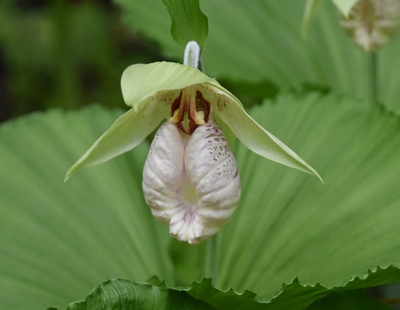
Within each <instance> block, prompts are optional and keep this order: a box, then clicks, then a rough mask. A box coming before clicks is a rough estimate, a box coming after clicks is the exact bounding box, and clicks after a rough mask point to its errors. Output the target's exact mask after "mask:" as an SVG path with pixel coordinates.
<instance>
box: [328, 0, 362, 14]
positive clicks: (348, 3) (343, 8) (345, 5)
mask: <svg viewBox="0 0 400 310" xmlns="http://www.w3.org/2000/svg"><path fill="white" fill-rule="evenodd" d="M332 1H333V3H334V4H335V5H336V6H337V7H338V9H339V10H340V12H342V14H343V15H344V16H346V17H347V16H349V13H350V10H351V8H352V7H353V6H354V5H355V4H356V2H357V1H358V0H332Z"/></svg>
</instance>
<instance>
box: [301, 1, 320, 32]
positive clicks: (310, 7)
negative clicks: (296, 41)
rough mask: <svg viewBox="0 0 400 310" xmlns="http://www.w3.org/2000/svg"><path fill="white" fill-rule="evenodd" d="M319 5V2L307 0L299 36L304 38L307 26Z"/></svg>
mask: <svg viewBox="0 0 400 310" xmlns="http://www.w3.org/2000/svg"><path fill="white" fill-rule="evenodd" d="M320 4H321V0H307V2H306V7H305V9H304V16H303V21H302V25H301V35H302V37H303V38H306V33H307V28H308V25H309V24H310V21H311V19H312V18H313V16H314V15H315V12H316V11H317V8H318V6H319V5H320Z"/></svg>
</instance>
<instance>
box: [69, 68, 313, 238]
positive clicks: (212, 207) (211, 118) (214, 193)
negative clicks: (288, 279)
mask: <svg viewBox="0 0 400 310" xmlns="http://www.w3.org/2000/svg"><path fill="white" fill-rule="evenodd" d="M121 85H122V94H123V97H124V101H125V103H126V104H127V105H128V106H130V107H131V109H130V110H129V111H127V112H126V113H125V114H123V115H122V116H120V117H119V118H118V119H117V120H116V121H115V122H114V123H113V124H112V125H111V127H110V128H109V129H108V130H107V131H106V132H105V133H104V134H103V135H102V136H101V137H100V138H99V139H98V140H97V141H96V142H95V143H94V144H93V146H92V147H91V148H90V149H89V150H88V151H87V152H86V153H85V154H84V155H83V156H82V157H81V158H80V159H79V160H78V161H77V162H76V163H75V164H74V165H73V166H72V167H71V168H70V170H69V171H68V173H67V175H66V179H68V178H69V176H70V175H71V174H72V173H73V172H75V171H77V170H78V169H80V168H82V167H86V166H91V165H95V164H100V163H102V162H105V161H107V160H109V159H111V158H113V157H115V156H118V155H120V154H122V153H124V152H126V151H129V150H131V149H132V148H134V147H135V146H137V145H138V144H139V143H141V142H142V141H143V140H144V139H145V138H146V137H147V135H149V134H150V133H151V132H152V131H153V130H154V129H155V128H156V127H157V126H158V125H159V124H160V123H161V122H162V120H163V119H167V121H166V122H165V123H164V124H163V125H161V127H160V129H159V130H158V131H157V133H156V135H155V138H154V140H153V143H152V145H151V149H150V152H149V155H148V157H147V160H146V164H145V167H144V171H143V191H144V195H145V199H146V201H147V203H148V204H149V205H150V207H151V209H152V213H153V215H154V216H155V217H156V218H157V219H159V220H160V221H162V222H165V223H168V224H169V225H170V234H171V236H173V237H176V238H177V239H178V240H180V241H188V242H189V243H198V242H201V241H202V240H204V239H206V238H208V237H210V236H212V235H214V234H215V233H216V232H217V231H218V230H219V228H220V227H221V226H222V225H223V224H225V223H226V222H227V221H228V220H229V219H230V217H231V215H232V213H233V211H234V209H235V208H236V205H237V204H238V201H239V198H240V179H239V174H238V171H237V167H236V162H235V159H234V157H233V155H232V153H231V151H230V148H229V145H228V141H230V139H231V138H234V137H233V135H232V132H233V134H234V135H236V137H238V138H239V140H241V141H242V143H243V144H244V145H246V146H247V147H248V148H249V149H250V150H252V151H253V152H255V153H257V154H259V155H261V156H263V157H266V158H268V159H270V160H273V161H275V162H278V163H280V164H283V165H286V166H289V167H292V168H296V169H299V170H302V171H305V172H307V173H310V174H314V175H316V176H317V177H319V175H318V173H317V172H316V171H315V170H314V169H313V168H312V167H310V166H309V165H308V164H307V163H306V162H304V161H303V160H302V159H301V158H300V157H299V156H298V155H297V154H295V153H294V152H293V151H292V150H291V149H289V148H288V147H287V146H286V145H285V144H283V143H282V142H281V141H279V140H278V139H277V138H276V137H274V136H273V135H272V134H270V133H269V132H268V131H266V130H265V129H264V128H262V127H261V126H260V125H259V124H257V123H256V122H255V121H254V120H253V119H252V118H251V117H250V116H249V115H248V114H247V113H246V112H245V110H244V109H243V107H242V104H241V103H240V101H239V100H238V99H237V98H236V97H235V96H233V95H232V94H231V93H230V92H229V91H228V90H226V89H225V88H223V87H222V86H221V85H220V84H219V83H218V82H217V81H216V80H215V79H213V78H210V77H208V76H207V75H205V74H204V73H202V72H201V71H199V70H197V69H196V68H193V67H191V66H187V65H181V64H177V63H170V62H157V63H152V64H136V65H132V66H130V67H128V68H127V69H126V70H125V71H124V73H123V75H122V80H121ZM225 135H226V136H227V138H228V141H227V138H225ZM319 178H320V177H319Z"/></svg>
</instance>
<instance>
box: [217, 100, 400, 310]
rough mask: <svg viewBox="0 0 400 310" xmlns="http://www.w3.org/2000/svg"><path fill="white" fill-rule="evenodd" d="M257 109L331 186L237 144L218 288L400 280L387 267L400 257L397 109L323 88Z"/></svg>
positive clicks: (260, 289) (261, 289) (266, 290)
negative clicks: (235, 201)
mask: <svg viewBox="0 0 400 310" xmlns="http://www.w3.org/2000/svg"><path fill="white" fill-rule="evenodd" d="M251 114H252V115H253V116H255V119H256V121H258V122H259V123H260V124H261V125H263V126H268V128H271V131H273V132H274V133H275V134H276V135H277V136H278V137H279V138H281V139H284V140H285V141H286V142H287V143H288V145H290V146H291V147H293V148H294V149H296V150H297V151H298V153H299V155H301V156H302V157H303V158H306V159H307V161H309V162H310V163H312V164H313V165H314V166H315V167H316V169H318V171H319V172H320V173H321V175H322V176H323V177H324V181H325V185H321V184H319V183H318V182H315V180H313V179H312V178H307V176H301V175H300V174H298V173H296V171H292V170H291V171H284V170H281V168H280V167H278V166H275V167H274V166H272V165H270V163H268V162H266V161H264V160H263V159H262V158H260V157H257V155H255V154H252V153H249V152H248V151H247V150H246V149H245V147H244V146H242V145H240V144H237V145H236V147H235V148H234V149H233V151H234V153H235V154H236V160H237V163H238V166H239V171H240V174H241V180H242V193H243V194H242V201H241V203H239V206H238V209H237V210H236V212H235V214H234V215H233V217H232V220H231V222H230V223H229V224H228V225H227V226H226V227H225V228H224V229H222V231H221V236H220V238H221V241H220V242H221V249H220V251H221V256H220V266H221V269H220V271H219V273H218V276H217V278H218V282H217V287H219V288H221V289H228V288H231V287H232V288H234V289H235V290H236V291H243V290H245V289H247V290H252V291H254V292H257V294H259V295H264V294H271V292H276V291H278V290H279V289H280V286H281V284H282V283H290V281H292V279H293V276H297V277H298V279H299V281H300V282H301V283H302V284H303V285H306V286H308V285H310V286H314V285H316V284H317V283H318V284H319V285H321V286H323V287H326V288H339V287H343V286H345V285H347V284H346V283H348V282H349V281H350V284H348V285H347V286H346V287H348V288H361V287H363V286H364V285H365V286H372V285H378V284H383V283H389V282H394V281H398V280H399V279H400V278H399V276H400V275H399V274H398V273H397V274H395V273H394V274H393V275H394V277H389V276H388V274H386V275H385V276H384V277H381V274H382V272H383V271H382V270H383V269H386V268H387V267H388V266H389V265H393V267H394V268H398V266H399V265H400V259H399V257H400V250H399V249H400V246H399V240H398V235H399V234H400V227H399V225H398V223H397V218H398V216H400V214H399V213H400V208H399V205H400V194H399V191H398V184H400V164H399V161H398V158H399V156H400V154H399V152H400V136H399V134H398V132H399V130H400V120H399V117H398V116H396V115H395V114H393V113H390V112H388V111H387V110H385V109H383V108H382V107H378V106H372V105H367V104H366V103H365V102H363V101H356V100H354V99H352V98H350V97H346V96H334V95H329V96H325V97H324V96H321V95H319V94H317V93H313V94H309V95H304V96H301V95H299V96H293V95H283V96H280V97H279V99H278V100H277V102H265V103H264V104H263V105H262V106H260V107H258V108H255V109H253V110H252V111H251ZM243 249H245V250H243ZM377 266H380V267H382V268H383V269H379V268H378V269H377ZM369 270H371V273H370V271H369ZM389 274H390V272H389ZM356 277H358V278H360V279H359V280H357V281H356V280H354V279H355V278H356ZM366 279H367V280H366ZM352 281H354V282H352ZM386 281H387V282H386ZM309 301H310V300H309ZM299 307H300V306H299ZM291 309H292V308H291ZM293 309H295V308H293Z"/></svg>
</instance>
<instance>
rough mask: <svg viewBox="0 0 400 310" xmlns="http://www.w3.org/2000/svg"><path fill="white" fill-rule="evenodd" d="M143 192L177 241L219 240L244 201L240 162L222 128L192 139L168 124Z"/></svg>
mask: <svg viewBox="0 0 400 310" xmlns="http://www.w3.org/2000/svg"><path fill="white" fill-rule="evenodd" d="M143 192H144V196H145V199H146V202H147V204H148V205H149V206H150V207H151V211H152V213H153V215H154V216H155V217H156V218H157V219H158V220H160V221H161V222H164V223H167V224H169V225H170V229H169V231H170V235H171V236H172V237H175V238H177V239H178V240H180V241H187V242H189V243H191V244H194V243H199V242H201V241H203V240H205V239H207V238H209V237H211V236H212V235H214V234H215V233H216V232H217V231H218V230H219V229H220V228H221V226H222V225H223V224H225V223H226V222H227V221H228V220H229V219H230V217H231V216H232V213H233V211H234V210H235V208H236V205H237V203H238V201H239V198H240V179H239V175H238V171H237V167H236V162H235V159H234V158H233V155H232V153H231V152H230V149H229V147H228V144H227V143H226V139H225V138H224V136H223V134H222V132H221V130H220V129H219V128H218V126H217V125H216V124H215V123H212V124H211V123H209V124H206V125H204V126H199V127H198V128H197V129H196V130H195V131H194V132H193V134H192V135H191V136H188V135H186V134H183V133H182V132H181V131H180V130H179V129H178V127H177V126H176V125H175V124H172V123H170V122H165V123H164V124H163V125H162V126H161V127H160V129H159V130H158V131H157V133H156V136H155V138H154V140H153V143H152V145H151V148H150V152H149V155H148V156H147V159H146V164H145V166H144V169H143Z"/></svg>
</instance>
